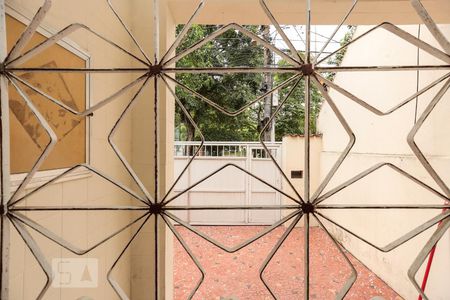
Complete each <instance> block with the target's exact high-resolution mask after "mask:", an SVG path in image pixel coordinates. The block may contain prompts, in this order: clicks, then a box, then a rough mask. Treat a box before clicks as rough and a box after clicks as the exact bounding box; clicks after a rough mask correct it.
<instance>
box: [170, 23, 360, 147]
mask: <svg viewBox="0 0 450 300" xmlns="http://www.w3.org/2000/svg"><path fill="white" fill-rule="evenodd" d="M182 26H183V25H179V26H178V27H177V33H179V32H180V31H181V30H182V28H183V27H182ZM218 28H219V26H215V25H194V26H192V28H191V29H190V31H189V32H188V34H187V35H186V37H185V38H184V40H183V42H182V43H181V44H180V46H179V47H178V49H177V53H180V52H181V51H183V50H184V49H187V48H188V47H190V46H192V45H193V44H195V43H196V42H198V41H200V40H201V39H203V38H205V37H206V36H208V35H210V34H211V33H213V32H214V31H216V30H217V29H218ZM246 28H247V29H248V30H250V31H252V32H254V33H256V34H260V26H246ZM354 31H355V28H354V27H349V31H348V32H347V34H346V35H345V37H344V39H343V40H342V42H341V44H342V45H344V44H346V43H348V42H349V41H351V39H352V37H353V34H354ZM345 52H346V48H345V49H342V50H340V51H339V52H338V53H337V54H336V55H335V56H333V57H332V58H331V59H330V60H329V62H328V63H329V64H330V65H340V63H341V62H342V59H343V57H344V55H345ZM263 65H264V49H263V48H262V47H260V46H257V45H256V44H255V43H254V42H253V41H252V39H251V38H249V37H246V36H245V35H243V34H242V33H241V32H238V31H236V30H228V31H227V32H225V33H223V34H222V35H220V36H218V37H217V38H216V39H214V40H213V41H211V42H209V43H207V44H206V45H204V46H203V47H201V48H199V49H197V50H196V51H194V52H192V53H190V54H189V55H186V56H185V57H183V58H182V59H181V60H179V61H178V62H177V67H204V68H206V67H234V66H254V67H257V66H263ZM279 65H280V66H286V65H287V62H286V61H284V60H281V61H279ZM291 76H293V74H288V73H280V74H276V75H275V76H274V86H276V85H278V84H280V83H282V82H283V81H285V80H287V79H288V78H290V77H291ZM327 76H328V77H329V78H330V79H331V80H332V79H333V78H334V74H331V73H330V74H327ZM176 78H177V79H178V80H179V81H180V82H182V83H183V84H185V85H187V86H189V87H190V88H191V89H193V90H195V91H196V92H198V93H199V94H201V95H203V96H205V97H207V98H209V99H211V100H212V101H214V102H216V103H217V104H219V105H221V106H222V107H225V108H227V109H228V110H230V111H236V110H238V109H240V108H241V107H243V106H244V105H245V104H247V103H249V102H250V101H252V100H254V99H255V98H256V97H258V95H260V94H261V93H262V90H261V89H262V85H263V80H264V78H263V74H186V73H184V74H177V76H176ZM304 87H305V80H302V81H301V82H300V84H299V85H298V86H297V87H296V88H295V90H294V91H293V93H292V95H291V96H290V98H289V99H288V100H287V101H286V102H285V103H284V105H283V107H282V108H281V110H280V111H279V113H278V114H277V116H276V123H275V124H276V125H275V136H276V140H277V141H280V140H281V139H282V137H283V136H285V135H288V134H300V135H302V134H304V119H305V118H304V112H305V109H304V108H305V92H304V91H305V89H304ZM290 88H291V86H288V87H286V88H283V89H281V90H280V91H279V99H280V103H281V102H282V100H283V99H284V98H285V97H286V95H287V93H288V92H289V90H290ZM176 94H177V97H178V98H179V99H180V100H181V102H182V103H183V104H184V106H185V107H186V109H187V110H188V111H189V112H190V113H191V115H192V118H193V119H194V121H195V122H196V123H197V124H198V126H199V128H200V130H201V131H202V133H203V134H204V136H205V137H206V139H207V140H209V141H255V140H258V137H259V130H260V129H261V119H262V117H263V113H262V110H263V109H262V108H263V105H264V104H263V101H261V103H257V104H255V105H254V106H253V107H251V108H250V109H247V110H245V112H243V113H242V114H240V115H238V116H235V117H229V116H226V115H225V114H223V113H221V112H219V111H217V110H216V109H214V108H212V107H211V106H209V105H208V104H206V103H205V102H203V101H201V100H200V99H198V98H196V97H194V96H192V95H191V94H190V93H187V92H186V91H185V90H183V89H182V88H180V87H177V88H176ZM311 94H312V98H311V119H310V120H311V121H310V122H311V123H310V129H311V133H312V134H318V133H319V132H318V130H317V118H318V115H319V112H320V108H321V105H322V101H323V100H322V97H321V95H320V93H319V91H318V90H317V88H316V87H315V86H313V88H312V90H311ZM175 123H176V125H175V126H176V130H177V133H176V138H177V139H178V140H188V141H194V140H199V138H200V136H199V134H198V132H195V130H194V127H193V126H192V124H191V123H190V122H189V120H188V119H187V118H186V117H185V116H184V114H183V113H182V111H181V109H180V108H179V107H177V109H176V120H175Z"/></svg>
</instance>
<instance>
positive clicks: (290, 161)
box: [282, 135, 322, 226]
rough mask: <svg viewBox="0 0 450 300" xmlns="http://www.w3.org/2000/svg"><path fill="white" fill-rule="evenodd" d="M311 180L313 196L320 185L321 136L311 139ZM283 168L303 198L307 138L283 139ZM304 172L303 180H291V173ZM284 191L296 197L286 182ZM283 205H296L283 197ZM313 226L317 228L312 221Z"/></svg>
mask: <svg viewBox="0 0 450 300" xmlns="http://www.w3.org/2000/svg"><path fill="white" fill-rule="evenodd" d="M310 149H311V150H310V180H311V187H310V189H311V196H312V194H313V193H314V191H315V190H316V189H317V187H318V186H319V184H320V171H321V152H322V137H321V136H320V135H317V136H312V137H311V139H310ZM282 168H283V172H284V173H285V174H286V176H287V177H288V178H289V180H290V181H291V183H292V185H293V186H294V187H295V189H296V190H297V191H298V193H299V194H300V195H301V196H302V197H303V193H304V181H305V179H304V176H305V173H304V171H305V138H304V137H303V136H298V135H288V136H284V137H283V144H282ZM294 170H296V171H300V170H301V171H303V178H291V171H294ZM282 187H283V191H284V192H285V193H286V194H288V195H290V196H292V197H295V193H294V190H293V189H292V188H291V186H290V185H289V184H288V182H287V181H286V180H284V179H283V181H282ZM283 203H284V204H287V205H292V204H294V203H293V201H292V200H290V199H288V198H287V197H283ZM311 224H312V225H313V226H316V225H317V224H316V222H315V221H314V220H311ZM299 226H303V222H299Z"/></svg>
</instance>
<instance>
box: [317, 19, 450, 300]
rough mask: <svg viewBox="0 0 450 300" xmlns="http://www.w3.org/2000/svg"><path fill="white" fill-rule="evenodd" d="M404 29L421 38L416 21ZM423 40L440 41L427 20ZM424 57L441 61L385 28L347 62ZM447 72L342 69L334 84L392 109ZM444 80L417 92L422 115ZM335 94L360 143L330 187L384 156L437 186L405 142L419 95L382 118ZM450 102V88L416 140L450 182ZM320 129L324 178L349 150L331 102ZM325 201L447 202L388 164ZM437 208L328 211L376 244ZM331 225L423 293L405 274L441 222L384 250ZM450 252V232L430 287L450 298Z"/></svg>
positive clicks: (376, 264) (363, 256)
mask: <svg viewBox="0 0 450 300" xmlns="http://www.w3.org/2000/svg"><path fill="white" fill-rule="evenodd" d="M402 28H403V29H405V30H406V31H408V32H410V33H411V34H413V35H414V36H416V37H418V36H419V26H417V25H410V26H403V27H402ZM368 29H369V27H368V26H360V27H358V29H357V32H356V35H359V34H361V33H363V32H365V31H366V30H368ZM441 29H442V30H443V31H444V33H445V34H446V36H448V37H449V36H450V26H448V25H445V26H442V27H441ZM420 38H421V39H423V40H425V41H427V42H429V43H431V44H433V45H435V46H437V43H436V42H435V41H434V40H433V39H432V37H431V36H430V34H429V33H428V31H427V29H426V28H425V26H420ZM418 59H419V62H420V63H421V64H439V63H442V62H439V61H437V60H436V59H434V58H432V57H430V56H429V55H428V54H425V53H423V52H422V51H419V52H418V50H417V48H415V47H413V46H411V45H409V44H408V43H406V42H404V41H402V40H400V39H399V38H396V37H394V36H393V35H391V34H389V33H387V32H385V31H383V30H381V31H376V32H374V33H373V34H372V35H370V36H368V37H367V38H365V39H363V40H361V42H357V43H355V44H354V45H352V46H351V47H350V48H349V50H348V52H347V54H346V56H345V58H344V61H343V63H342V65H344V66H349V65H411V64H413V65H414V64H417V62H418V61H417V60H418ZM442 74H443V73H442V72H439V71H423V72H420V74H418V73H417V72H414V71H412V72H372V73H368V72H366V73H362V72H354V73H353V72H350V73H340V74H338V75H337V76H336V79H335V83H337V84H339V85H341V86H342V87H344V88H346V89H348V91H350V92H352V93H353V94H355V95H357V96H359V97H360V98H362V99H363V100H365V101H367V102H369V103H370V104H372V105H375V106H376V107H378V108H382V110H387V109H388V108H390V107H393V106H394V105H395V104H398V103H400V102H401V101H402V100H404V99H406V98H407V97H408V96H410V95H412V94H414V93H415V92H416V89H417V88H419V89H420V88H422V87H424V86H425V85H426V84H428V83H429V82H431V81H433V80H434V79H436V78H438V77H440V76H442ZM441 86H442V85H439V86H437V87H436V88H433V89H432V90H430V91H429V92H427V93H425V94H424V95H422V96H420V97H419V98H418V102H417V108H418V110H417V113H418V115H419V116H420V114H421V112H422V111H423V110H424V108H425V107H426V105H427V104H428V103H429V102H430V100H431V99H432V97H433V95H434V94H436V92H437V90H438V89H439V88H440V87H441ZM330 95H331V97H332V98H333V100H334V101H335V102H336V104H337V106H338V107H339V109H340V110H341V112H342V114H343V115H344V117H345V118H346V119H347V121H348V123H349V124H350V126H351V127H352V128H353V130H354V132H355V134H356V144H355V146H354V148H353V150H352V152H351V154H350V155H349V156H348V158H347V159H346V161H345V162H344V164H343V165H342V167H341V168H340V170H339V172H338V173H337V174H336V176H335V178H334V180H332V182H331V183H330V185H329V186H328V188H327V190H329V189H331V188H332V187H335V186H337V185H338V184H340V183H342V182H344V181H345V180H347V179H349V178H350V177H352V176H354V175H356V174H357V173H359V172H361V171H362V170H365V169H367V168H369V167H371V166H373V165H375V164H377V163H380V162H391V163H393V164H395V165H397V166H398V167H400V168H402V169H404V170H406V171H407V172H410V173H411V174H412V175H414V176H415V177H417V178H419V179H420V180H423V181H425V182H426V183H428V184H430V185H431V186H432V187H434V188H437V186H436V184H434V182H433V180H432V179H431V177H430V176H429V175H428V174H427V173H426V171H425V170H424V169H423V167H422V166H421V165H420V164H419V162H418V160H417V159H416V158H415V157H414V156H413V154H412V151H411V150H410V149H409V147H408V144H407V143H406V137H407V135H408V132H409V131H410V130H411V128H412V126H413V124H414V122H415V107H416V102H415V101H413V102H411V103H410V104H408V105H406V106H404V107H403V108H402V109H400V110H398V111H397V112H394V113H392V114H391V115H388V116H384V117H377V116H375V115H373V114H371V113H370V112H368V111H366V110H364V109H363V108H361V107H359V106H358V105H357V104H355V103H353V102H352V101H351V100H349V99H348V98H346V97H344V96H342V95H341V94H339V93H337V92H336V91H334V90H331V91H330ZM449 108H450V94H449V93H447V94H446V95H445V96H444V98H443V99H442V101H441V103H440V104H439V105H438V106H437V107H436V110H435V112H433V113H432V115H431V116H430V118H429V119H428V120H427V123H426V124H425V126H424V127H423V128H422V129H421V131H420V132H419V135H418V136H417V138H416V141H417V144H418V145H419V147H421V149H422V150H423V151H424V153H426V155H427V157H428V158H429V159H430V161H431V163H432V165H433V166H434V167H435V168H436V169H437V170H438V172H439V174H440V175H441V176H442V177H443V179H444V180H445V181H446V182H449V181H448V180H449V179H450V173H449V172H448V170H450V168H449V167H450V159H449V157H450V156H449V154H450V152H449V149H450V139H448V133H447V132H448V130H449V129H450V128H449V123H448V111H449ZM319 128H320V132H322V133H323V150H322V155H321V178H323V177H324V176H325V175H326V173H327V172H328V171H329V169H330V168H331V166H332V164H333V163H334V162H335V161H336V160H337V158H338V156H339V154H340V153H341V151H342V150H343V149H344V147H345V145H346V143H347V142H348V137H347V136H346V134H345V132H344V130H343V129H342V127H341V126H340V125H339V123H338V121H337V119H336V117H335V116H334V114H333V112H332V111H331V109H330V107H329V106H328V105H326V104H324V106H323V108H322V111H321V114H320V118H319ZM324 203H325V204H326V203H329V204H336V203H340V204H424V203H428V204H433V203H438V204H442V203H443V202H442V200H441V199H439V198H437V197H436V196H433V195H432V194H431V193H430V192H428V191H426V190H424V189H423V188H420V187H418V186H417V185H416V184H414V183H412V182H411V181H410V180H408V179H405V178H404V177H402V176H401V175H399V174H398V173H396V172H393V171H392V170H390V169H388V168H383V169H381V170H379V171H377V172H375V173H374V174H372V175H370V176H369V177H367V179H364V180H361V181H360V182H359V183H357V184H355V185H353V186H351V187H349V188H347V189H346V190H344V191H342V192H340V193H338V194H336V195H335V196H333V197H332V198H331V199H329V200H327V201H325V202H324ZM436 214H438V211H426V212H424V211H420V212H419V211H412V210H410V211H399V210H394V211H384V212H379V211H374V210H371V211H345V210H342V211H336V212H334V213H331V212H328V213H327V215H328V216H330V217H332V218H333V219H334V220H336V221H339V222H340V223H341V224H342V225H344V226H346V227H348V228H350V229H351V230H353V231H354V232H356V233H357V234H360V235H361V236H363V237H364V238H366V239H368V240H369V241H371V242H373V243H375V244H377V245H378V246H385V245H387V244H388V243H389V242H392V241H393V240H395V239H396V238H398V237H400V236H401V235H402V234H404V233H406V232H407V231H409V230H411V229H413V228H415V227H416V226H418V225H420V224H422V223H424V222H425V221H427V220H428V219H430V218H432V217H433V216H435V215H436ZM326 224H327V225H329V224H328V223H326ZM330 228H332V231H333V232H334V233H335V234H336V236H338V238H339V240H340V241H341V242H343V244H344V245H345V246H346V248H347V249H348V250H349V251H350V252H351V253H353V254H354V255H355V256H356V257H357V258H359V259H360V260H361V261H362V262H363V263H364V264H366V265H367V266H368V267H369V268H370V269H372V270H373V271H374V272H375V273H376V274H377V275H379V276H380V277H381V278H382V279H384V280H385V281H386V282H387V283H388V284H389V285H390V286H391V287H393V288H394V289H395V290H396V291H397V292H398V293H399V294H400V295H402V296H403V297H405V299H414V298H416V297H417V292H416V291H415V289H414V287H413V286H412V285H411V284H410V282H409V280H408V278H407V271H408V268H409V267H410V265H411V263H412V261H413V260H414V259H415V257H416V256H417V255H418V253H419V251H420V249H421V248H422V247H423V245H424V244H425V242H426V241H427V239H428V238H429V237H430V235H431V234H432V232H433V231H434V229H435V227H434V228H433V229H431V230H428V231H427V232H425V233H423V234H421V235H420V236H418V237H416V238H414V239H413V240H411V241H410V242H408V243H406V244H405V245H403V246H401V247H400V248H398V249H396V250H394V251H392V252H391V253H381V252H379V251H377V250H375V249H373V248H371V247H370V246H368V245H366V244H364V243H362V242H360V241H359V240H357V239H356V238H355V237H353V236H351V235H349V234H348V233H345V232H344V231H342V230H340V229H338V228H336V227H330ZM449 252H450V232H447V233H446V234H445V235H444V237H443V239H442V240H441V241H440V243H439V246H438V250H437V254H436V258H435V262H434V263H433V267H432V271H431V275H430V279H429V283H428V287H427V291H428V295H429V296H430V298H431V299H448V298H449V297H450V290H449V289H448V282H446V281H445V280H444V279H443V278H446V276H447V274H448V269H449V267H450V256H449V255H448V253H449ZM422 276H423V269H422V270H421V271H420V276H418V279H419V281H420V282H421V280H422ZM447 277H448V276H447Z"/></svg>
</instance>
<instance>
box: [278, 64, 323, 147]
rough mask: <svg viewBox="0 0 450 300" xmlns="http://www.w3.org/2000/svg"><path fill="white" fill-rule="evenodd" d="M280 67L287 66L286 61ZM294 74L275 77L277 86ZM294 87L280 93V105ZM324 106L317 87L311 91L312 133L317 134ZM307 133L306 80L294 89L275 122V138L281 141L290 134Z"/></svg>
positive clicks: (282, 74)
mask: <svg viewBox="0 0 450 300" xmlns="http://www.w3.org/2000/svg"><path fill="white" fill-rule="evenodd" d="M279 65H280V66H284V65H286V62H285V61H284V60H281V61H280V62H279ZM291 76H292V74H289V73H281V74H277V75H276V76H275V85H278V84H281V83H282V82H283V81H285V80H287V79H289V78H290V77H291ZM292 87H293V85H292V86H288V87H286V88H283V89H281V90H280V92H279V97H280V104H281V102H282V101H283V99H285V98H286V96H287V95H288V93H289V91H290V90H291V89H292ZM321 105H322V96H321V95H320V93H319V91H318V90H317V88H316V87H315V86H313V87H312V89H311V109H310V114H311V116H310V124H309V126H310V132H311V134H317V133H318V131H317V121H316V120H317V117H318V115H319V112H320V107H321ZM304 133H305V80H304V79H302V80H301V81H300V83H299V84H298V85H297V87H296V88H295V89H294V91H293V92H292V94H291V95H290V97H289V99H288V100H287V101H286V102H285V103H284V105H283V107H282V108H281V109H280V111H279V112H278V114H277V116H276V122H275V136H276V140H278V141H279V140H281V139H282V138H283V136H285V135H288V134H299V135H303V134H304Z"/></svg>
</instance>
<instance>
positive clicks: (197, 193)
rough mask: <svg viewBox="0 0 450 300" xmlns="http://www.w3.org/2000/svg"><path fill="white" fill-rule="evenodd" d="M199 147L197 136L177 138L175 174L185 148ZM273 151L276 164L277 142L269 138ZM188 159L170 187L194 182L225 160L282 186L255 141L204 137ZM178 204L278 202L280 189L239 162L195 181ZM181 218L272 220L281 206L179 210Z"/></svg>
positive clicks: (194, 220)
mask: <svg viewBox="0 0 450 300" xmlns="http://www.w3.org/2000/svg"><path fill="white" fill-rule="evenodd" d="M198 147H200V143H199V142H176V143H175V155H174V156H175V162H174V173H175V174H174V176H175V178H176V177H178V176H179V175H180V174H181V172H182V170H183V168H184V167H185V166H186V164H187V163H188V161H189V159H190V156H189V155H190V154H192V153H194V152H195V151H196V149H198ZM267 147H268V149H269V150H270V151H271V154H272V156H273V157H274V158H275V159H277V161H278V162H279V164H281V143H268V144H267ZM202 149H203V150H202V151H201V152H200V153H199V156H198V157H197V158H196V159H195V160H194V161H193V162H192V164H191V165H190V166H189V169H188V170H187V171H186V173H185V175H184V178H182V180H180V182H179V184H178V185H177V186H176V188H175V189H174V192H175V193H179V192H182V191H183V190H185V189H186V188H188V187H190V186H191V185H192V184H193V183H195V182H197V181H199V180H201V179H202V177H203V176H204V174H210V173H212V172H214V171H215V170H217V169H219V168H221V167H223V166H226V165H228V164H232V165H237V166H239V167H241V168H243V169H245V170H247V171H248V172H250V173H252V174H254V175H256V176H257V177H259V178H261V179H263V180H264V181H266V182H267V183H270V184H271V185H273V186H275V187H277V188H278V189H281V174H280V172H279V170H278V169H277V168H276V166H275V164H273V162H272V161H271V159H270V157H269V156H268V155H267V153H266V151H265V150H264V148H263V147H262V146H261V144H260V143H251V142H247V143H241V142H240V143H237V142H231V143H229V142H226V143H225V142H209V143H205V144H204V146H203V148H202ZM178 201H179V202H178V203H177V204H180V205H188V206H191V205H195V206H201V205H216V204H217V205H239V206H245V205H252V206H257V205H279V204H280V201H281V197H280V194H279V193H278V192H276V191H275V190H273V189H272V188H270V187H269V186H268V185H266V184H264V183H262V182H261V181H259V180H256V179H255V178H253V177H252V176H250V175H248V174H246V173H245V172H243V171H242V170H239V169H238V168H235V167H232V166H231V165H230V167H227V168H226V169H225V170H223V171H222V172H219V173H217V175H216V176H213V177H211V178H210V179H209V180H207V181H205V182H203V183H202V184H201V185H199V186H196V187H194V188H193V189H191V190H190V191H188V192H187V193H185V194H184V195H182V196H181V197H179V200H178ZM183 213H184V214H185V215H184V217H183V219H185V220H188V221H189V222H190V223H192V224H209V225H211V224H221V225H239V224H255V225H258V224H259V225H261V224H273V223H274V222H276V221H278V220H279V219H280V210H273V211H272V210H238V211H216V212H211V211H208V212H205V211H202V210H198V211H187V212H183Z"/></svg>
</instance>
